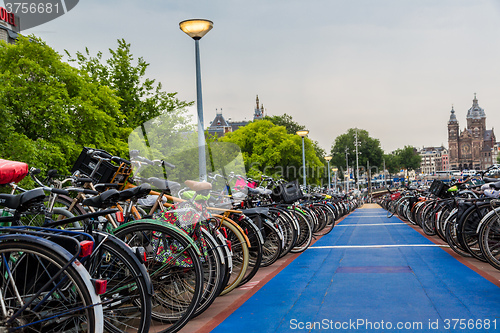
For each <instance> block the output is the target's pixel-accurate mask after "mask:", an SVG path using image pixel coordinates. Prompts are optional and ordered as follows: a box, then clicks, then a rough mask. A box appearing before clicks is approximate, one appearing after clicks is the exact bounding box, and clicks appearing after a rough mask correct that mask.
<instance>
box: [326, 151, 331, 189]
mask: <svg viewBox="0 0 500 333" xmlns="http://www.w3.org/2000/svg"><path fill="white" fill-rule="evenodd" d="M331 159H332V157H331V156H326V157H325V160H326V161H327V162H328V193H330V191H331V189H332V181H331V180H330V160H331Z"/></svg>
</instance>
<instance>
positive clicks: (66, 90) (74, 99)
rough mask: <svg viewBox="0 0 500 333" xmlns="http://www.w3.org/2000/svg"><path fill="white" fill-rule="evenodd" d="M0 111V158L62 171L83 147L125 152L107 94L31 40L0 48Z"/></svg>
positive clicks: (114, 104) (117, 114) (38, 41)
mask: <svg viewBox="0 0 500 333" xmlns="http://www.w3.org/2000/svg"><path fill="white" fill-rule="evenodd" d="M0 110H1V111H0V113H1V116H2V117H3V118H2V119H3V124H2V130H0V154H1V156H2V158H6V159H11V160H18V161H23V162H26V163H28V164H29V165H32V166H35V167H39V168H41V169H48V168H57V169H59V171H60V172H61V173H67V172H69V171H70V168H71V165H72V164H73V163H74V162H75V160H76V158H77V156H78V154H79V153H80V151H81V149H82V147H83V146H91V147H99V148H103V149H106V150H109V151H110V153H114V154H116V155H123V153H124V152H126V150H127V145H126V142H125V141H124V140H122V139H120V138H123V136H124V135H123V134H124V133H123V129H122V128H120V127H119V126H118V124H117V123H116V119H124V115H123V114H122V113H121V112H120V108H119V99H118V98H117V97H116V96H115V95H114V93H113V91H112V90H111V89H110V88H109V87H107V86H102V85H100V84H98V83H96V82H93V80H91V79H90V77H89V76H88V75H85V74H82V73H80V72H79V71H78V70H77V69H75V68H73V67H71V66H70V65H69V64H67V63H65V62H63V61H62V60H61V56H60V55H59V54H58V53H57V52H56V51H54V50H53V49H52V48H50V47H49V46H48V45H47V44H46V43H45V42H43V41H42V40H41V39H39V38H36V37H34V36H30V37H29V38H28V37H22V36H20V37H19V38H18V40H17V42H16V44H6V43H4V42H2V44H1V47H0Z"/></svg>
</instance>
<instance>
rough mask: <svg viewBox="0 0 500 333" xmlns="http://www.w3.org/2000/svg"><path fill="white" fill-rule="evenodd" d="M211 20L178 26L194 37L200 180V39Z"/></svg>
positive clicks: (202, 168) (204, 177)
mask: <svg viewBox="0 0 500 333" xmlns="http://www.w3.org/2000/svg"><path fill="white" fill-rule="evenodd" d="M213 26H214V24H213V22H212V21H209V20H204V19H192V20H185V21H182V22H180V23H179V27H180V28H181V30H182V31H184V32H185V33H186V34H187V35H188V36H189V37H191V38H193V39H194V47H195V57H196V107H197V110H198V158H199V162H198V163H199V164H198V165H199V174H200V180H203V181H206V180H207V163H206V160H207V158H206V155H205V129H204V125H203V100H202V96H201V68H200V39H201V38H202V37H203V36H205V35H206V34H207V33H208V32H209V31H210V30H212V28H213Z"/></svg>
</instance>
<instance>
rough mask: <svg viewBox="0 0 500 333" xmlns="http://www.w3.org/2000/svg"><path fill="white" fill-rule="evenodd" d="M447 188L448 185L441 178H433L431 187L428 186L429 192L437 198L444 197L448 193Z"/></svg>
mask: <svg viewBox="0 0 500 333" xmlns="http://www.w3.org/2000/svg"><path fill="white" fill-rule="evenodd" d="M449 188H450V187H449V186H448V185H446V184H445V183H444V182H443V181H442V180H438V179H434V181H433V182H432V184H431V187H430V188H429V192H430V193H431V194H434V195H435V196H437V197H439V198H446V197H448V196H449V195H450V194H449V193H448V189H449Z"/></svg>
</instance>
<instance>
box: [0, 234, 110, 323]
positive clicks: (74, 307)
mask: <svg viewBox="0 0 500 333" xmlns="http://www.w3.org/2000/svg"><path fill="white" fill-rule="evenodd" d="M37 239H39V238H37ZM37 239H34V240H31V241H23V240H20V239H16V240H7V241H5V240H2V241H0V258H1V259H2V260H1V263H0V272H1V274H0V279H1V282H0V283H1V288H0V290H1V296H2V297H1V298H2V303H3V304H4V305H5V308H6V313H7V317H5V315H2V316H3V320H1V323H0V327H1V328H3V329H2V330H5V331H11V329H12V330H16V331H17V330H18V331H22V332H40V333H42V332H43V333H46V332H75V333H77V332H91V333H97V332H102V329H103V319H102V307H101V305H98V304H100V299H99V297H98V296H97V295H96V294H95V291H94V287H93V286H92V285H91V283H90V276H89V274H88V272H87V271H86V270H85V268H83V266H82V265H79V264H77V263H75V262H73V263H71V264H70V265H69V266H67V267H66V268H64V267H65V266H66V264H67V263H68V262H69V261H70V259H71V258H72V256H71V255H70V254H69V253H67V252H66V251H65V250H64V249H62V248H61V247H60V246H58V245H57V244H55V243H52V242H48V241H46V242H40V241H37ZM44 243H47V244H44ZM65 252H66V253H67V255H64V253H65ZM59 272H61V273H60V274H59V275H57V274H58V273H59ZM51 279H54V280H53V282H51V283H49V282H50V280H51ZM20 302H22V304H24V303H26V302H28V304H30V306H28V307H27V308H26V309H24V310H23V311H22V313H21V314H20V316H17V317H13V315H15V313H16V312H17V311H19V310H21V305H20Z"/></svg>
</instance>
